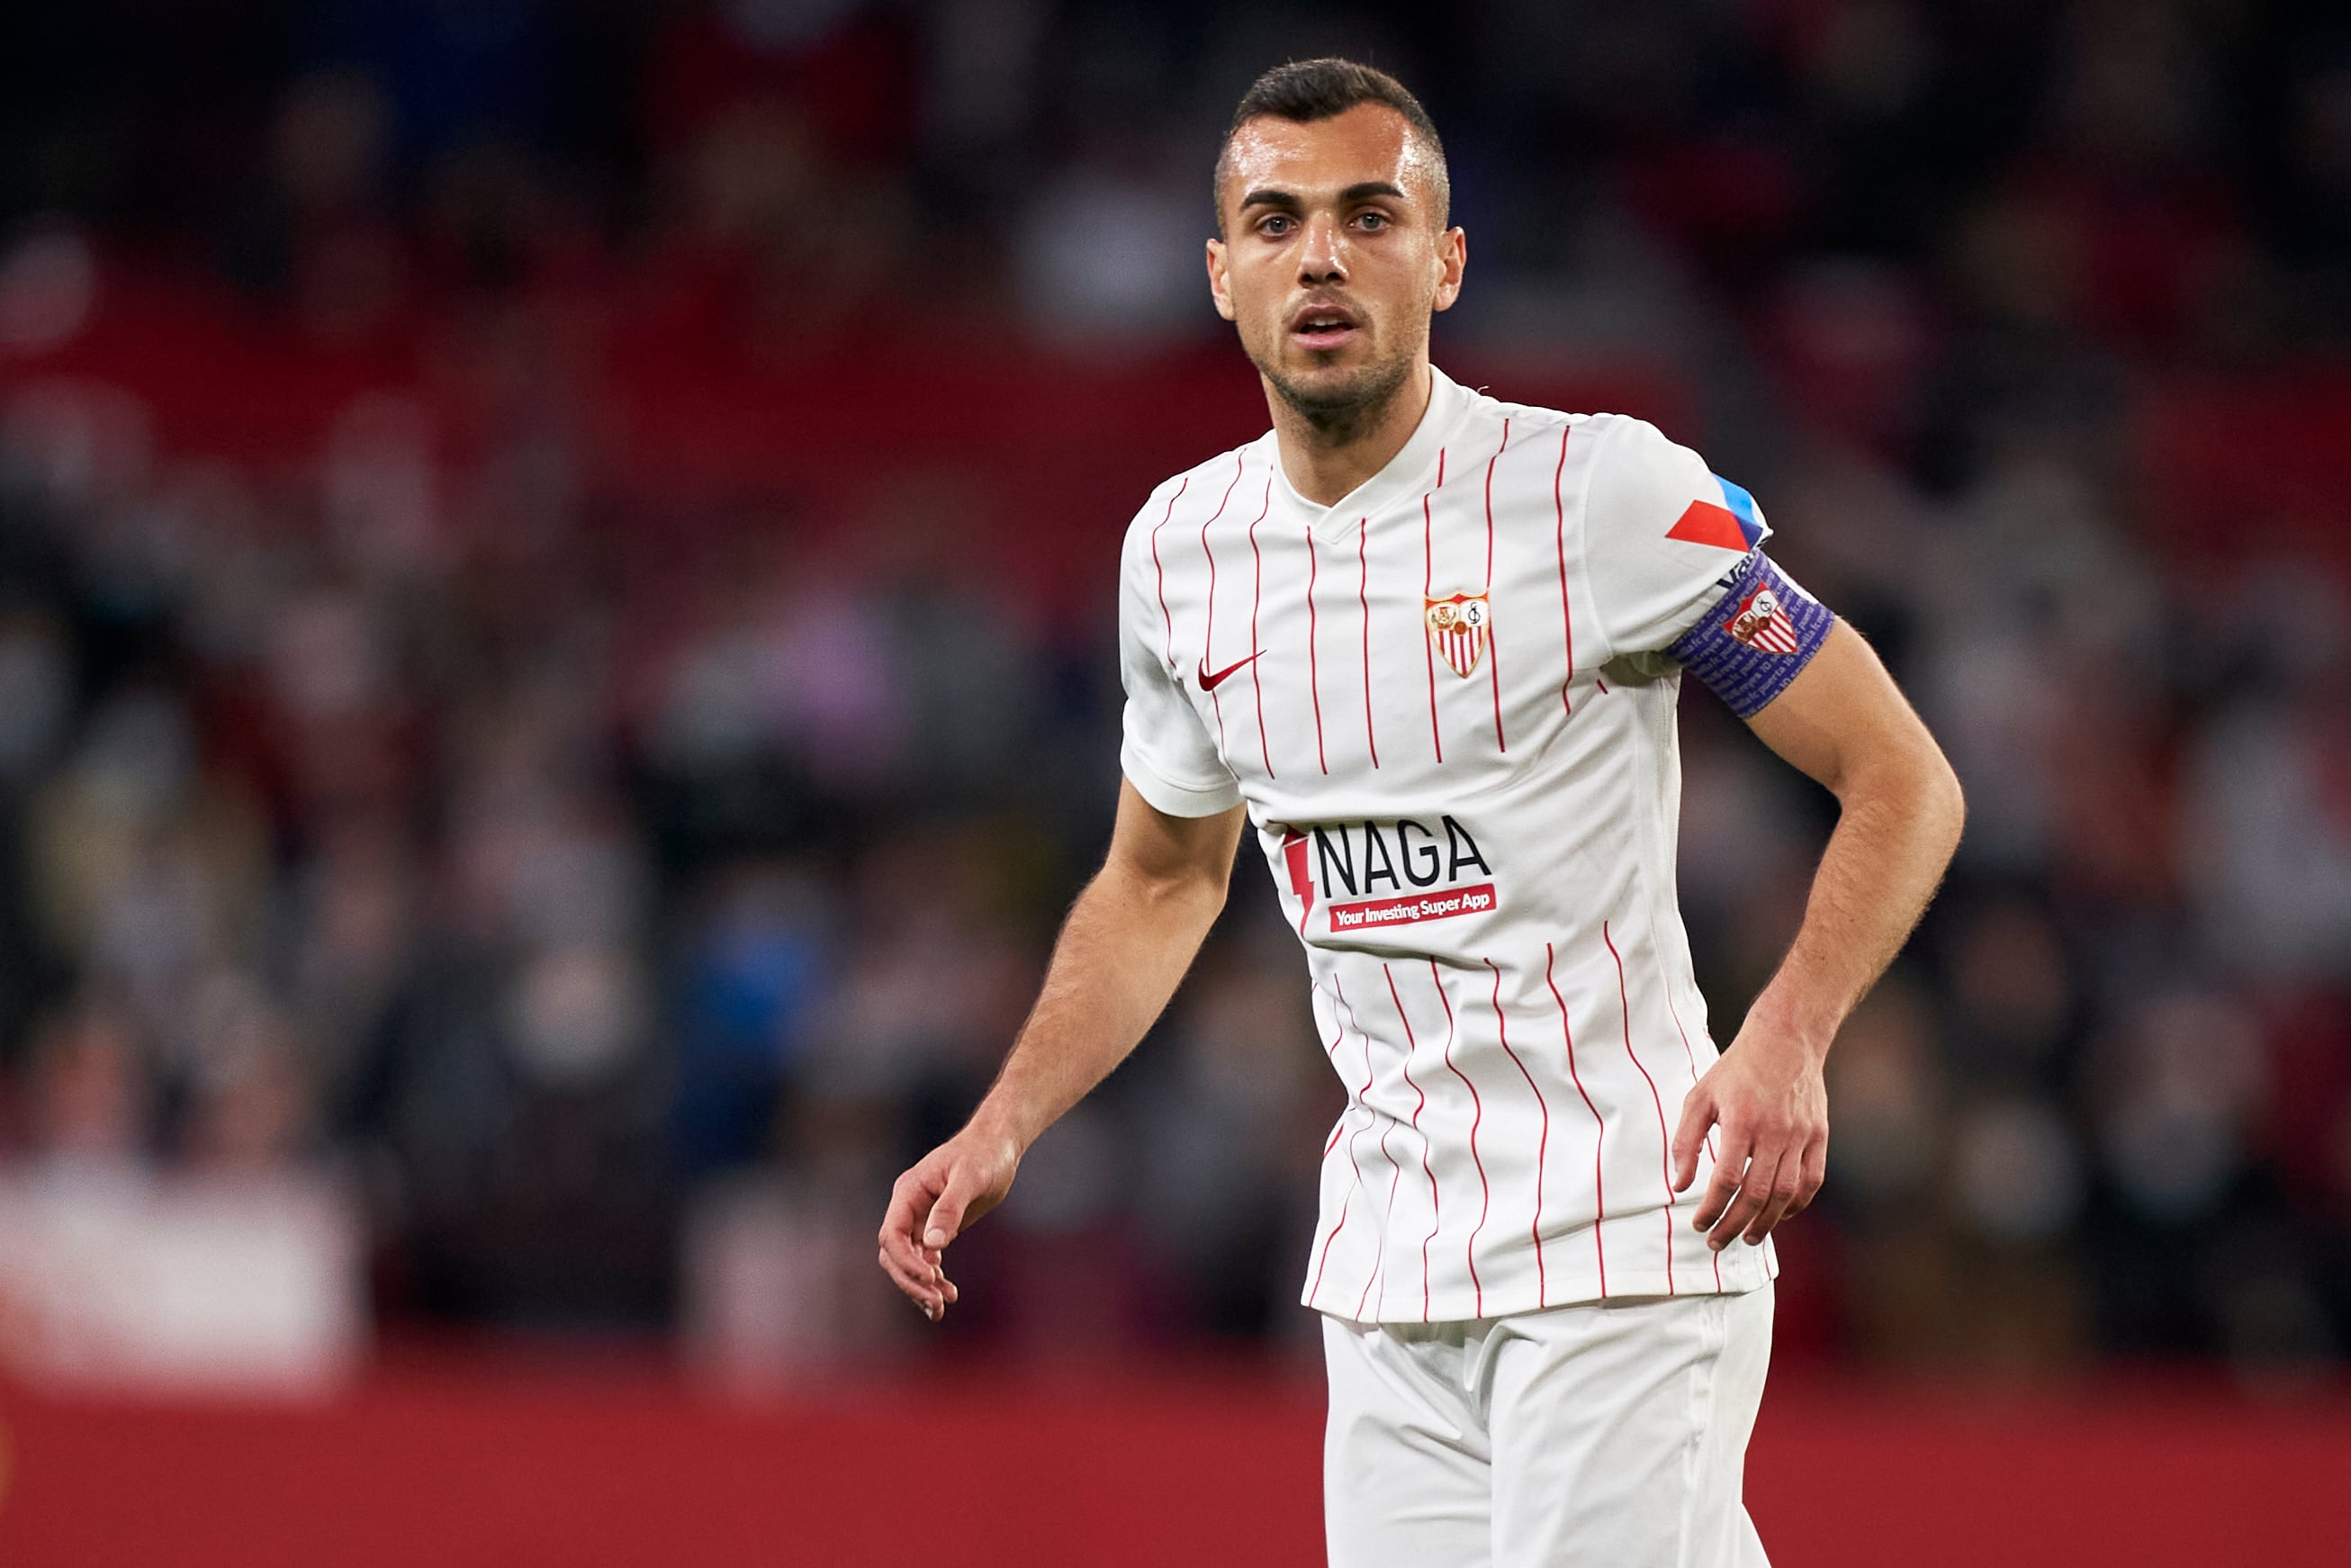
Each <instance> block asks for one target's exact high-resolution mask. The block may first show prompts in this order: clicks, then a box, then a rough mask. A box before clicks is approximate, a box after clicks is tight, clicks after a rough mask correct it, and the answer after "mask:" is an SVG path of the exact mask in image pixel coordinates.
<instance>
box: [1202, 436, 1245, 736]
mask: <svg viewBox="0 0 2351 1568" xmlns="http://www.w3.org/2000/svg"><path fill="white" fill-rule="evenodd" d="M1247 462H1248V459H1247V458H1246V457H1244V456H1243V455H1241V454H1239V453H1238V452H1237V453H1235V454H1233V477H1232V483H1231V484H1228V485H1227V486H1225V497H1224V499H1223V500H1221V501H1218V502H1217V509H1216V510H1215V511H1213V512H1211V513H1209V514H1208V520H1207V522H1205V523H1202V524H1201V525H1200V553H1201V554H1202V555H1204V556H1207V558H1208V612H1207V616H1206V618H1205V620H1206V624H1204V625H1203V626H1202V627H1201V628H1200V667H1201V668H1202V669H1204V670H1213V669H1215V668H1216V667H1217V665H1216V662H1215V660H1214V659H1213V658H1212V657H1211V655H1212V654H1214V653H1215V652H1216V640H1217V552H1216V551H1215V550H1212V549H1209V548H1208V530H1209V529H1210V528H1213V527H1215V526H1216V521H1217V518H1218V517H1223V516H1224V515H1225V508H1226V507H1228V506H1230V505H1231V504H1232V499H1233V489H1234V487H1235V486H1238V485H1239V484H1240V482H1241V469H1242V467H1243V466H1244V465H1246V464H1247ZM1208 706H1210V707H1211V708H1212V709H1214V710H1215V713H1216V716H1217V752H1218V753H1219V754H1221V753H1222V752H1223V751H1224V749H1225V699H1224V695H1223V694H1222V693H1221V692H1218V691H1217V689H1216V688H1215V687H1214V686H1211V687H1209V688H1208Z"/></svg>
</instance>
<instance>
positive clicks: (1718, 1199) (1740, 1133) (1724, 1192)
mask: <svg viewBox="0 0 2351 1568" xmlns="http://www.w3.org/2000/svg"><path fill="white" fill-rule="evenodd" d="M1750 1146H1752V1140H1751V1139H1750V1138H1749V1136H1748V1135H1747V1134H1746V1132H1745V1131H1744V1130H1743V1129H1740V1128H1737V1127H1733V1126H1730V1125H1729V1124H1724V1126H1723V1129H1722V1155H1721V1157H1720V1158H1719V1159H1717V1160H1716V1161H1715V1162H1714V1175H1713V1176H1712V1177H1710V1178H1709V1179H1708V1182H1707V1184H1706V1197H1705V1200H1704V1201H1702V1202H1701V1203H1699V1205H1698V1218H1697V1219H1696V1220H1694V1221H1693V1222H1692V1223H1693V1224H1694V1225H1695V1226H1696V1227H1697V1228H1698V1229H1700V1230H1711V1229H1713V1228H1714V1224H1715V1221H1717V1220H1719V1219H1720V1218H1722V1211H1723V1210H1724V1209H1726V1208H1729V1207H1730V1200H1731V1197H1733V1196H1734V1195H1735V1194H1736V1193H1737V1192H1738V1191H1739V1183H1740V1177H1741V1176H1742V1175H1743V1173H1744V1172H1745V1170H1746V1168H1747V1154H1748V1150H1749V1148H1750Z"/></svg>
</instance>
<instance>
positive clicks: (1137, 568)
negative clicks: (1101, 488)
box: [1118, 522, 1241, 817]
mask: <svg viewBox="0 0 2351 1568" xmlns="http://www.w3.org/2000/svg"><path fill="white" fill-rule="evenodd" d="M1147 534H1148V528H1147V526H1146V525H1144V524H1143V523H1141V522H1138V523H1137V524H1136V525H1135V526H1134V527H1132V528H1129V529H1128V530H1127V539H1126V549H1125V551H1124V554H1123V560H1122V563H1121V567H1120V570H1119V595H1118V650H1119V657H1118V678H1119V685H1122V686H1123V687H1124V688H1125V691H1126V713H1125V717H1124V721H1123V722H1124V737H1123V740H1122V742H1121V744H1120V747H1119V757H1118V760H1119V768H1120V770H1121V771H1122V772H1123V773H1124V774H1125V775H1126V778H1127V780H1128V782H1130V783H1132V784H1133V785H1134V789H1135V792H1136V793H1137V794H1139V795H1141V796H1142V797H1143V798H1144V800H1148V801H1149V802H1151V804H1152V805H1153V806H1155V807H1156V808H1157V809H1158V810H1162V811H1165V813H1167V815H1169V816H1171V817H1213V816H1215V815H1216V814H1217V812H1219V811H1227V810H1231V809H1232V808H1233V807H1235V806H1237V805H1238V804H1239V803H1240V799H1241V793H1240V783H1239V780H1238V779H1235V778H1234V777H1233V773H1232V769H1230V768H1227V767H1226V766H1225V760H1224V758H1222V757H1220V756H1218V755H1217V746H1216V742H1215V741H1214V740H1213V739H1211V738H1210V737H1209V735H1208V731H1207V726H1205V725H1203V724H1202V723H1201V722H1200V715H1199V712H1198V710H1196V708H1194V707H1193V706H1192V703H1191V699H1190V698H1189V697H1187V696H1186V695H1185V694H1184V688H1183V687H1182V685H1179V684H1178V683H1177V679H1176V675H1175V671H1173V670H1171V669H1170V668H1168V665H1167V655H1166V652H1165V650H1166V645H1167V637H1166V624H1165V619H1164V617H1163V614H1162V612H1161V610H1160V608H1159V600H1158V597H1157V595H1156V593H1155V591H1154V588H1153V580H1152V571H1151V557H1150V553H1149V550H1148V549H1147V548H1144V545H1143V542H1142V541H1143V540H1144V538H1146V537H1147Z"/></svg>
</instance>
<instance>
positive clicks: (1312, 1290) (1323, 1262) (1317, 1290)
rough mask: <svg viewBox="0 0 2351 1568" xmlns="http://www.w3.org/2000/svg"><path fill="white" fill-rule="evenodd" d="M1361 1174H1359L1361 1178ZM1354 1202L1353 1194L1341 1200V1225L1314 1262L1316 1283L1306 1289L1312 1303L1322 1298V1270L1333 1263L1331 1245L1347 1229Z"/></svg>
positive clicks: (1333, 1228) (1324, 1242)
mask: <svg viewBox="0 0 2351 1568" xmlns="http://www.w3.org/2000/svg"><path fill="white" fill-rule="evenodd" d="M1361 1174H1362V1173H1360V1172H1358V1173H1357V1175H1358V1176H1359V1177H1360V1176H1361ZM1354 1202H1355V1195H1354V1194H1353V1193H1352V1192H1351V1193H1349V1194H1348V1195H1347V1196H1346V1197H1344V1198H1343V1199H1341V1200H1340V1203H1339V1223H1338V1224H1336V1225H1334V1226H1332V1228H1331V1234H1330V1235H1328V1236H1325V1237H1324V1238H1323V1239H1322V1256H1321V1257H1320V1258H1318V1259H1316V1260H1314V1282H1313V1283H1312V1284H1311V1285H1309V1286H1307V1287H1306V1299H1307V1300H1308V1301H1319V1300H1320V1299H1321V1298H1322V1270H1324V1269H1326V1268H1328V1267H1329V1266H1330V1263H1331V1244H1332V1242H1333V1241H1336V1240H1338V1239H1339V1232H1341V1231H1342V1230H1344V1229H1346V1228H1347V1215H1348V1212H1349V1211H1350V1210H1351V1209H1352V1208H1353V1207H1354Z"/></svg>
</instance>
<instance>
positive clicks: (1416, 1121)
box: [1380, 964, 1445, 1322]
mask: <svg viewBox="0 0 2351 1568" xmlns="http://www.w3.org/2000/svg"><path fill="white" fill-rule="evenodd" d="M1380 973H1381V974H1383V975H1386V976H1387V977H1388V999H1389V1000H1390V1001H1393V1002H1394V1003H1395V1010H1396V1020H1397V1021H1398V1022H1399V1023H1401V1024H1403V1025H1404V1043H1405V1053H1404V1081H1405V1083H1406V1084H1408V1085H1410V1086H1411V1089H1412V1092H1413V1093H1414V1094H1416V1095H1417V1096H1418V1099H1417V1100H1416V1102H1415V1103H1414V1104H1413V1107H1412V1130H1413V1131H1414V1132H1416V1133H1419V1132H1420V1113H1421V1112H1423V1111H1424V1110H1426V1109H1427V1107H1428V1096H1427V1094H1426V1092H1423V1091H1422V1089H1421V1087H1420V1085H1419V1084H1417V1083H1415V1082H1413V1078H1412V1057H1413V1052H1415V1051H1418V1050H1419V1049H1420V1041H1419V1040H1417V1039H1416V1038H1414V1035H1413V1032H1412V1018H1411V1016H1410V1015H1409V1014H1407V1013H1406V1012H1405V1010H1404V998H1402V997H1400V996H1397V995H1396V983H1395V974H1394V973H1392V972H1391V971H1390V970H1389V968H1388V967H1387V966H1386V965H1385V964H1382V965H1381V966H1380ZM1420 1174H1421V1175H1423V1176H1426V1177H1427V1178H1428V1209H1429V1219H1430V1224H1429V1227H1428V1234H1427V1235H1426V1236H1424V1237H1422V1238H1421V1239H1420V1321H1421V1322H1427V1321H1428V1244H1429V1243H1430V1242H1432V1241H1434V1240H1436V1239H1437V1231H1438V1230H1440V1229H1442V1228H1444V1225H1445V1205H1444V1202H1443V1200H1442V1199H1441V1198H1439V1197H1438V1196H1437V1172H1436V1171H1435V1170H1433V1169H1431V1168H1430V1166H1429V1164H1428V1136H1427V1134H1421V1139H1420Z"/></svg>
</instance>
